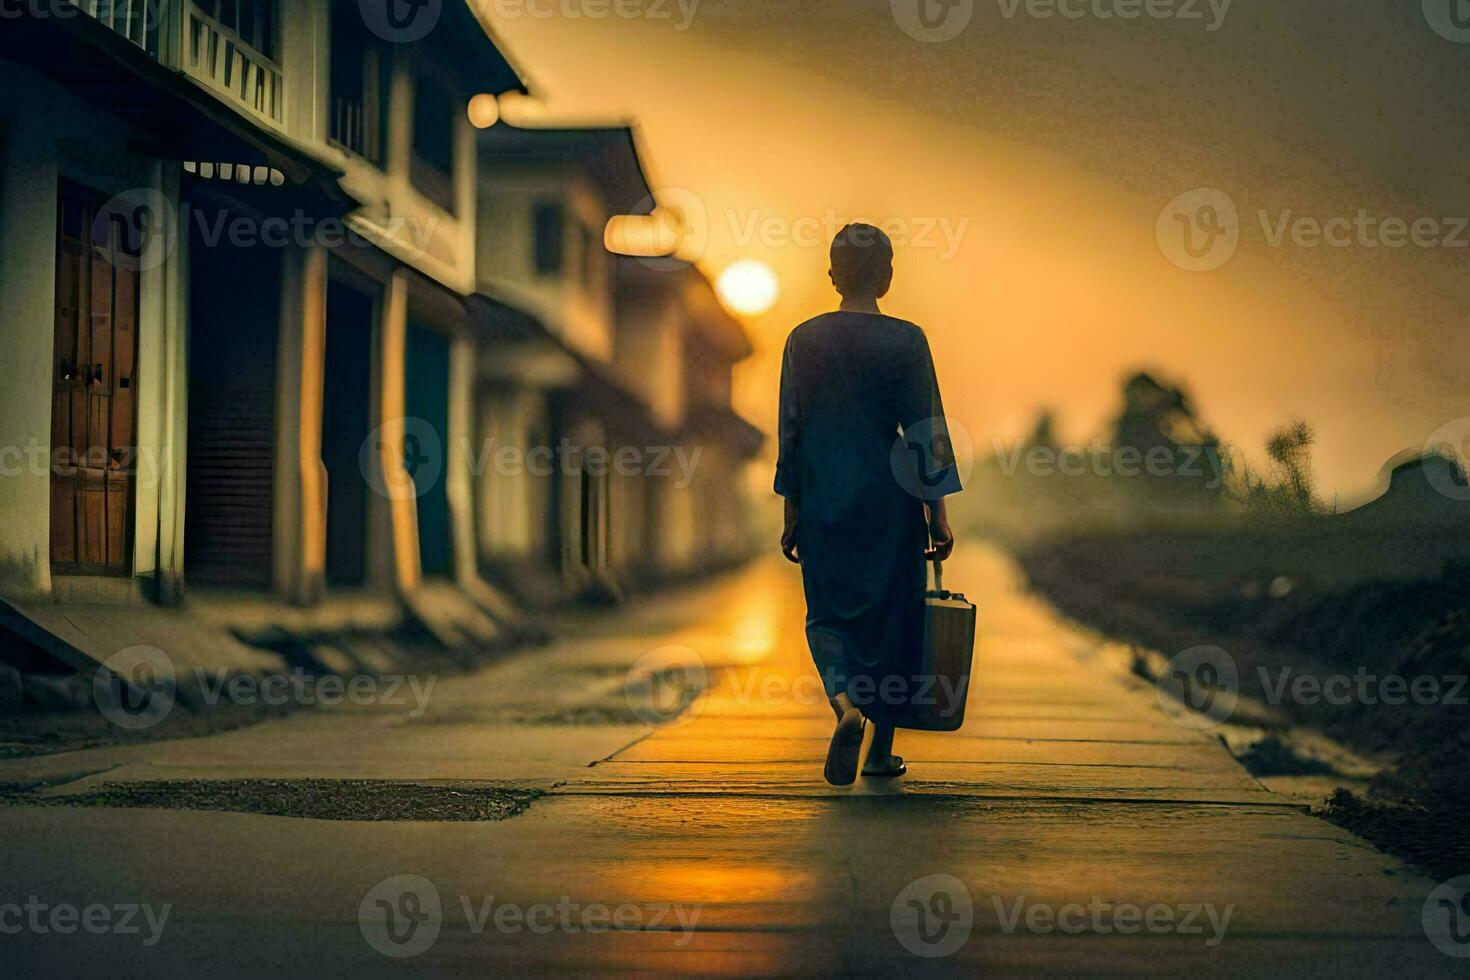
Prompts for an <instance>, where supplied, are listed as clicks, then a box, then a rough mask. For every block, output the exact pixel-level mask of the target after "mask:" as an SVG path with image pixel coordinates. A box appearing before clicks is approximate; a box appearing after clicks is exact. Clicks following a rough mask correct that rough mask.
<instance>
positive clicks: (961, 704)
mask: <svg viewBox="0 0 1470 980" xmlns="http://www.w3.org/2000/svg"><path fill="white" fill-rule="evenodd" d="M933 565H934V588H932V589H929V590H928V591H926V592H925V593H924V647H923V653H922V657H921V660H920V665H919V670H918V678H919V685H918V687H919V689H918V690H916V692H915V696H914V698H913V702H912V703H911V704H910V705H909V711H908V719H907V721H906V722H905V723H904V724H903V725H901V726H900V727H903V728H911V729H915V730H917V731H924V732H952V731H956V730H957V729H959V727H960V726H961V725H963V724H964V723H965V702H966V700H967V699H968V697H969V693H970V668H971V665H972V662H973V659H974V654H975V605H974V603H972V602H970V601H969V600H967V599H966V598H965V597H964V595H963V594H961V593H959V592H950V591H949V590H948V589H946V588H945V587H944V570H943V568H942V567H941V566H940V563H939V562H937V561H936V562H934V563H933ZM931 678H932V681H931ZM924 687H928V688H929V690H928V691H925V690H923V688H924Z"/></svg>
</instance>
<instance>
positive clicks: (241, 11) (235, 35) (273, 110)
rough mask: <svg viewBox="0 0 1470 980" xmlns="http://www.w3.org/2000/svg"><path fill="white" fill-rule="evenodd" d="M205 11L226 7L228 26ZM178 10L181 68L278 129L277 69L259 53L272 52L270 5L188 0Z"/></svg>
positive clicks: (280, 116) (279, 86)
mask: <svg viewBox="0 0 1470 980" xmlns="http://www.w3.org/2000/svg"><path fill="white" fill-rule="evenodd" d="M104 2H106V0H104ZM112 2H118V0H112ZM154 2H162V0H154ZM205 7H208V8H209V9H210V10H211V11H214V12H216V13H223V12H224V10H225V9H226V8H228V9H229V10H230V12H231V14H232V16H231V17H230V19H231V21H232V22H233V26H228V25H227V24H226V23H224V22H223V21H222V20H220V19H216V17H214V16H211V15H210V13H207V12H206V11H205V9H204V8H205ZM183 11H184V25H183V26H184V35H183V36H184V59H183V68H184V70H185V71H186V72H188V73H189V74H190V75H192V76H193V77H195V78H197V79H199V80H201V81H204V82H207V83H209V84H210V85H212V86H214V87H215V88H218V89H222V90H223V91H226V92H228V93H230V94H231V95H233V96H234V97H235V98H236V99H238V100H239V101H240V102H241V103H242V104H243V105H244V106H245V107H246V108H247V109H249V110H250V111H251V112H253V113H254V114H255V115H257V116H260V117H261V118H262V119H266V120H268V121H270V122H272V123H274V124H275V125H277V126H279V125H281V123H282V120H283V118H284V116H283V113H282V105H281V95H282V89H283V81H282V74H281V68H280V66H279V65H277V64H276V63H275V61H273V60H272V59H271V58H270V57H269V56H268V55H267V54H266V53H265V52H263V51H262V50H261V47H270V48H274V32H275V23H274V20H275V18H274V5H273V4H272V3H269V2H258V3H249V4H244V3H237V2H236V0H203V3H202V4H201V3H198V2H194V0H187V2H185V3H184V5H183ZM246 35H248V38H249V39H248V40H247V37H246Z"/></svg>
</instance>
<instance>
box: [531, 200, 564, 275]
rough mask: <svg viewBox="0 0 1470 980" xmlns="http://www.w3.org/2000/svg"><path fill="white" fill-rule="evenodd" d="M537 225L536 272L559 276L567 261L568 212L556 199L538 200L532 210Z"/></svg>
mask: <svg viewBox="0 0 1470 980" xmlns="http://www.w3.org/2000/svg"><path fill="white" fill-rule="evenodd" d="M532 223H533V225H534V226H535V229H534V236H533V237H534V239H535V251H536V274H537V275H538V276H559V275H561V273H562V266H563V265H564V263H565V261H566V256H565V252H566V241H565V237H564V231H565V228H566V214H565V212H563V211H562V207H561V205H560V204H558V203H557V202H555V201H537V202H536V205H535V207H534V208H533V211H532Z"/></svg>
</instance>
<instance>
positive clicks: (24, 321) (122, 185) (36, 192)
mask: <svg viewBox="0 0 1470 980" xmlns="http://www.w3.org/2000/svg"><path fill="white" fill-rule="evenodd" d="M0 91H11V92H24V93H26V97H25V99H24V100H16V101H12V102H11V103H9V104H8V105H9V108H8V109H7V110H6V112H5V114H4V115H0V130H3V131H4V133H5V139H4V145H3V147H0V155H3V156H0V188H3V190H0V193H3V195H4V197H3V200H0V341H3V344H4V350H5V359H4V363H3V368H0V370H3V383H0V453H5V454H7V455H6V456H5V457H4V458H0V465H3V466H4V472H3V474H0V591H3V592H5V593H6V594H9V595H15V596H29V595H38V594H44V593H47V592H49V591H50V589H51V575H50V548H51V542H50V526H51V521H50V514H51V501H50V485H51V477H50V469H49V461H50V456H49V453H50V446H51V398H52V381H53V379H52V346H53V343H54V339H55V333H54V331H55V315H56V296H55V293H56V236H57V228H56V210H57V195H58V190H59V184H60V180H61V179H62V178H68V179H71V180H75V181H77V182H79V183H81V184H84V185H86V186H88V187H90V188H92V189H94V190H97V191H100V192H101V193H103V194H104V195H107V196H111V195H114V194H118V193H121V192H124V191H133V190H138V189H151V190H154V191H157V192H159V193H161V194H162V195H163V196H164V197H165V198H166V199H167V200H168V201H169V203H170V205H171V206H172V207H174V208H175V209H177V206H178V178H177V174H176V173H174V172H172V171H170V170H167V169H165V167H164V165H162V164H160V163H159V162H158V161H155V160H151V159H148V158H144V157H140V156H135V155H133V154H132V153H130V152H129V146H130V145H132V144H133V143H135V142H136V137H135V136H134V135H133V134H131V133H130V132H129V131H128V130H127V129H126V128H125V127H123V126H122V125H120V124H119V123H118V122H117V120H116V119H114V118H113V117H112V116H110V115H108V114H107V113H104V112H99V111H96V110H94V109H92V108H91V107H90V106H88V105H87V104H86V103H84V102H82V101H81V100H79V99H77V98H75V97H74V96H72V95H71V94H70V93H68V92H66V91H65V90H63V89H61V88H59V87H58V86H56V85H54V84H53V83H52V82H50V81H49V80H48V79H46V78H44V77H43V76H40V75H38V74H36V73H34V72H31V71H29V70H28V69H25V68H21V67H19V66H16V65H15V64H13V63H10V62H3V61H0ZM175 213H177V210H176V211H175ZM184 260H185V257H184V256H183V255H182V252H181V250H179V251H175V252H174V253H173V254H172V255H170V256H169V258H168V259H167V261H165V262H164V263H163V264H162V265H161V266H158V267H157V268H153V269H149V270H146V271H145V272H144V273H143V274H142V276H141V282H140V309H139V313H140V317H139V322H138V374H137V387H136V391H137V411H138V422H137V430H136V432H137V442H138V456H139V470H140V472H139V476H138V480H137V488H138V492H137V495H136V504H135V514H134V526H135V531H134V542H133V562H134V566H133V571H134V574H135V575H151V574H154V573H155V572H156V571H157V557H158V555H159V554H160V553H162V554H164V556H165V559H166V561H173V562H177V561H179V560H181V555H178V554H176V553H175V552H174V550H172V549H171V548H169V547H166V545H167V541H165V542H163V543H162V544H161V543H160V537H159V514H160V511H170V510H172V509H174V508H176V506H177V503H178V500H177V497H178V494H179V493H180V489H179V488H180V487H182V480H183V469H182V459H181V458H180V457H181V449H180V450H178V451H175V450H174V448H173V445H174V444H173V443H172V442H171V441H170V440H171V439H172V438H173V437H174V435H175V434H178V435H180V436H181V430H180V429H179V428H178V426H177V424H176V423H177V422H178V420H179V418H180V417H181V413H182V412H183V411H184V406H183V404H182V400H181V397H180V396H179V391H178V389H180V388H186V386H187V379H186V378H184V377H181V376H180V363H179V356H180V354H181V351H182V346H181V344H182V342H181V336H182V332H183V330H184V314H183V296H184V293H183V292H182V277H181V276H180V275H179V269H180V267H181V265H182V263H183V262H184ZM170 356H172V357H173V360H172V361H170V360H169V358H170ZM184 363H186V362H184ZM36 450H39V452H37V451H36ZM22 454H23V455H22ZM173 529H174V528H173V525H172V524H170V526H169V528H168V535H166V537H168V536H171V535H172V532H173ZM174 567H176V566H174Z"/></svg>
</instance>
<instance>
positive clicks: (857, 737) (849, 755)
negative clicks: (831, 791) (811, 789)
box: [822, 708, 868, 786]
mask: <svg viewBox="0 0 1470 980" xmlns="http://www.w3.org/2000/svg"><path fill="white" fill-rule="evenodd" d="M867 727H868V719H866V718H864V717H863V714H862V712H861V711H859V710H857V709H856V708H853V709H852V710H850V711H848V712H847V713H846V714H844V715H843V716H842V720H841V721H839V722H838V723H837V730H836V731H835V732H833V733H832V743H831V744H830V745H828V746H827V765H826V766H825V768H823V770H822V775H823V776H825V777H826V778H827V782H829V783H831V784H832V785H833V786H851V785H852V784H853V782H854V781H856V780H857V770H858V756H859V755H860V754H861V753H862V749H863V731H864V730H865V729H866V728H867Z"/></svg>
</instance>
